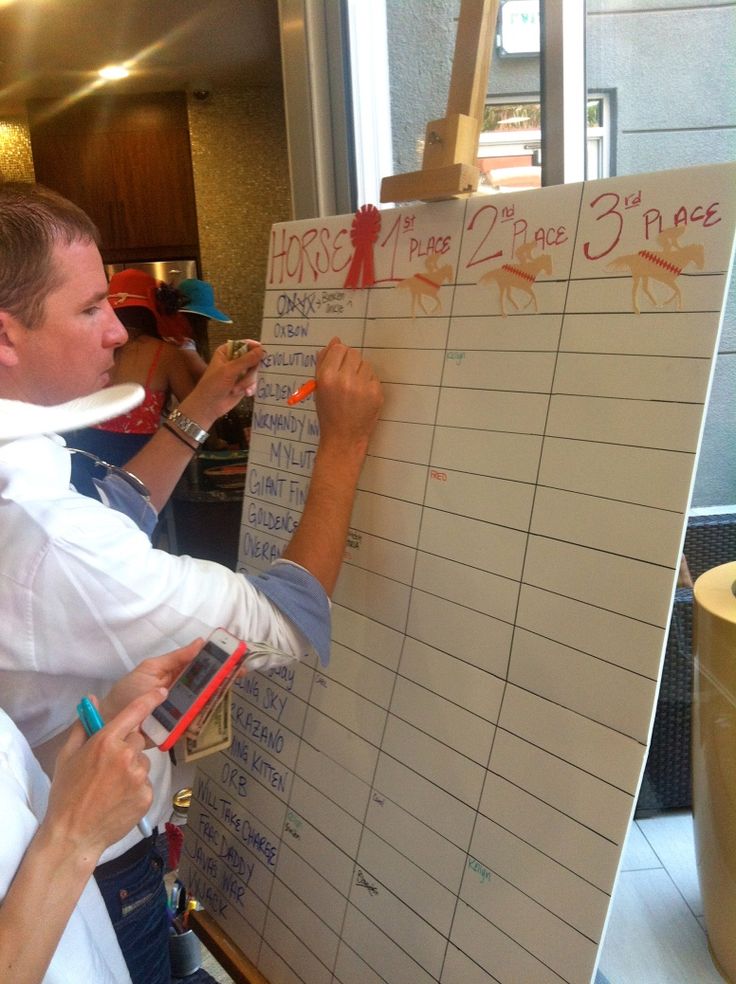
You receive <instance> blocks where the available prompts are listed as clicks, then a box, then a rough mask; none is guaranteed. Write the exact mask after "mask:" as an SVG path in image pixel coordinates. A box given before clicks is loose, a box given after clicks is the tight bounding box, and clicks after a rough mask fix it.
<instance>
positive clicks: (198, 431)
mask: <svg viewBox="0 0 736 984" xmlns="http://www.w3.org/2000/svg"><path fill="white" fill-rule="evenodd" d="M166 420H167V421H168V422H169V423H170V424H172V425H173V426H174V427H176V429H177V430H180V431H181V432H182V434H186V435H187V437H189V438H191V439H192V440H193V441H195V442H196V444H197V446H199V445H200V444H204V442H205V441H206V440H207V438H208V437H209V436H210V435H209V431H206V430H203V429H202V428H201V427H200V426H199V424H198V423H196V422H195V421H194V420H190V419H189V417H186V416H185V415H184V414H183V413H182V412H181V410H172V411H171V413H170V414H169V416H168V417H166Z"/></svg>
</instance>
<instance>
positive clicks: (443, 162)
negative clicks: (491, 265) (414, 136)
mask: <svg viewBox="0 0 736 984" xmlns="http://www.w3.org/2000/svg"><path fill="white" fill-rule="evenodd" d="M498 3H499V0H462V2H461V6H460V17H459V19H458V25H457V36H456V39H455V53H454V55H453V59H452V75H451V78H450V92H449V95H448V98H447V115H446V116H445V117H444V118H443V119H441V120H432V121H431V122H430V123H428V124H427V129H426V134H425V140H424V155H423V157H422V169H421V171H411V172H409V173H408V174H393V175H391V176H389V177H386V178H384V179H383V180H382V181H381V201H382V202H407V201H437V200H439V199H443V198H457V197H458V196H461V195H469V194H472V193H473V192H474V191H476V190H477V188H478V181H479V179H480V170H479V168H477V167H476V166H475V159H476V157H477V153H478V139H479V137H480V129H481V125H482V122H483V110H484V108H485V99H486V85H487V83H488V72H489V70H490V65H491V48H492V44H493V35H494V32H495V29H496V17H497V14H498Z"/></svg>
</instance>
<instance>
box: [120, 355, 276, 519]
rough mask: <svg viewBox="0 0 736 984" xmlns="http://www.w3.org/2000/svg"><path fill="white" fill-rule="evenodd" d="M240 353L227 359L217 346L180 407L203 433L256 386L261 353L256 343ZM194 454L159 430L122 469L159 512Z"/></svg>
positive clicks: (174, 436)
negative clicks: (135, 478) (144, 488)
mask: <svg viewBox="0 0 736 984" xmlns="http://www.w3.org/2000/svg"><path fill="white" fill-rule="evenodd" d="M242 351H243V354H242V355H240V356H238V357H237V358H235V359H229V358H228V356H227V345H220V347H219V348H217V349H216V350H215V352H214V353H213V355H212V359H211V361H210V364H209V365H208V366H207V370H206V372H205V373H204V375H203V376H202V378H201V379H200V380H199V382H198V383H197V385H196V386H195V387H194V389H193V390H192V391H191V393H189V395H188V396H187V397H185V399H183V400H182V401H181V403H180V404H179V407H178V409H179V410H180V411H181V413H183V414H184V415H185V416H187V417H189V418H190V419H191V420H193V421H195V422H196V423H197V424H199V426H200V427H201V428H202V429H203V430H209V429H210V427H212V425H213V424H214V422H215V421H216V420H217V419H218V418H219V417H222V416H223V414H226V413H227V412H228V411H229V410H232V408H233V407H234V406H236V405H237V404H238V403H240V401H241V400H242V399H243V397H244V396H245V395H246V391H247V390H248V389H249V388H250V387H251V386H252V385H253V383H254V382H255V373H256V370H257V368H258V363H259V362H260V361H261V359H262V358H263V356H264V354H265V353H264V350H263V348H262V347H261V346H260V345H259V344H258V343H257V342H251V343H250V347H249V348H248V349H245V348H244V349H243V350H242ZM195 450H196V448H194V447H193V446H192V447H189V446H188V445H187V444H185V443H184V441H182V440H180V439H179V437H178V436H176V435H175V434H172V433H171V432H170V431H169V429H168V428H167V427H160V428H159V429H158V431H157V432H156V433H155V434H154V435H153V437H152V438H151V440H150V441H149V442H148V443H147V444H146V445H145V447H144V448H142V450H140V451H139V452H138V454H137V455H135V457H134V458H131V459H130V461H129V462H127V464H126V466H125V467H126V468H128V469H129V470H130V471H131V472H133V474H134V475H137V476H138V478H140V479H141V481H143V482H145V484H146V485H147V486H148V489H149V491H150V493H151V501H152V502H153V505H154V506H155V508H156V509H159V510H160V509H162V508H163V507H164V506H165V505H166V503H167V502H168V500H169V496H170V495H171V493H172V492H173V491H174V487H175V485H176V483H177V482H178V481H179V479H180V478H181V475H182V473H183V471H184V469H185V468H186V466H187V465H188V464H189V462H190V461H191V459H192V455H193V454H194V453H195Z"/></svg>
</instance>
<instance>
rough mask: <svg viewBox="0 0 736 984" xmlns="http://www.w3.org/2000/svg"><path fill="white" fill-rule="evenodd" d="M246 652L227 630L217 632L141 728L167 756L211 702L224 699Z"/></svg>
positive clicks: (242, 645)
mask: <svg viewBox="0 0 736 984" xmlns="http://www.w3.org/2000/svg"><path fill="white" fill-rule="evenodd" d="M247 648H248V647H247V646H246V644H245V643H244V642H241V641H240V639H236V638H235V636H234V635H231V634H230V633H229V632H227V631H226V630H225V629H215V631H214V632H213V633H212V635H211V636H210V637H209V639H208V640H207V642H206V643H205V644H204V646H202V649H201V650H200V651H199V653H197V655H196V656H195V657H194V659H193V660H192V662H191V663H190V664H189V666H187V668H186V669H185V670H184V671H183V672H182V673H181V674H180V675H179V677H178V678H177V679H176V680H175V682H174V684H173V685H172V687H171V689H170V690H169V694H168V696H167V698H166V700H164V701H163V702H162V703H161V704H159V705H158V707H157V708H155V709H154V710H153V711H152V712H151V714H149V715H148V717H147V718H146V719H145V721H144V722H143V724H142V725H141V729H142V730H143V731H144V732H145V734H147V735H148V737H149V738H150V739H151V741H153V742H154V743H155V744H156V745H158V747H159V748H160V749H161V750H162V751H164V752H165V751H167V749H169V748H172V747H173V746H174V745H175V744H176V742H177V741H178V740H179V739H180V738H181V737H182V735H183V734H185V732H186V731H187V729H188V728H189V725H190V724H191V723H192V722H193V721H194V720H195V719H196V718H197V716H198V715H199V714H200V712H201V711H202V710H203V709H204V708H205V707H206V705H207V703H208V701H209V700H210V699H212V698H214V697H218V696H222V693H223V692H224V689H225V687H226V686H227V684H228V682H231V681H232V679H233V677H234V676H235V674H236V673H237V671H238V669H239V667H240V665H241V663H242V662H243V659H244V658H245V655H246V652H247Z"/></svg>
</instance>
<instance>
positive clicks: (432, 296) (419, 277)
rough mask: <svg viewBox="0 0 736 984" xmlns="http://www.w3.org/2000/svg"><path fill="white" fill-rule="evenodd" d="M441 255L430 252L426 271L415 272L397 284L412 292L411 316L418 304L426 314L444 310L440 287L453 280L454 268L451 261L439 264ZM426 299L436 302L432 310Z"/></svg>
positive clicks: (425, 262)
mask: <svg viewBox="0 0 736 984" xmlns="http://www.w3.org/2000/svg"><path fill="white" fill-rule="evenodd" d="M438 263H439V257H438V256H437V254H436V253H430V254H429V256H427V258H426V259H425V261H424V269H425V271H426V272H425V273H414V274H412V276H411V277H407V278H406V279H405V280H400V281H399V282H398V283H397V284H396V286H397V287H399V288H401V289H402V290H408V291H409V293H410V294H411V316H412V318H413V317H415V316H416V310H417V306H419V307H420V308H421V309H422V311H423V312H424V313H425V314H437V313H438V312H439V311H441V310H442V301H441V300H440V296H439V293H440V287H441V286H442V284H444V283H449V282H450V281H451V280H452V274H453V269H452V265H451V264H450V263H446V264H444V265H443V266H438ZM425 300H430V301H433V302H434V305H433V307H432V309H431V311H428V310H427V307H426V304H425Z"/></svg>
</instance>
